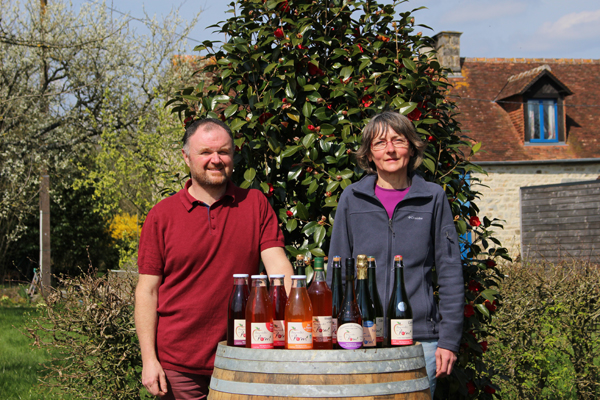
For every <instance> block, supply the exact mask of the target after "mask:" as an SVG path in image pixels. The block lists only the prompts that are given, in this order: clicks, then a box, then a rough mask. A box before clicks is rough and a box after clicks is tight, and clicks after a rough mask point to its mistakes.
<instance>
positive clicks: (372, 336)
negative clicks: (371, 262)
mask: <svg viewBox="0 0 600 400" xmlns="http://www.w3.org/2000/svg"><path fill="white" fill-rule="evenodd" d="M356 276H357V279H356V303H357V304H358V308H359V309H360V316H361V318H362V330H363V347H376V346H377V326H376V325H375V322H376V315H375V305H374V304H373V300H372V299H371V294H370V293H369V285H368V282H367V256H366V255H363V254H360V255H358V256H357V257H356Z"/></svg>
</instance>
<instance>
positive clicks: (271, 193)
mask: <svg viewBox="0 0 600 400" xmlns="http://www.w3.org/2000/svg"><path fill="white" fill-rule="evenodd" d="M267 185H269V191H268V192H267V193H266V194H265V196H267V197H271V196H273V191H274V189H273V185H271V184H270V183H267Z"/></svg>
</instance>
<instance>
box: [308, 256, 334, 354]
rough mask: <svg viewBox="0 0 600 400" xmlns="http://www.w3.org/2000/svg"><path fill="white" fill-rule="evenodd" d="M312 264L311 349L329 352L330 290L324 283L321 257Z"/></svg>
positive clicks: (310, 295) (310, 293)
mask: <svg viewBox="0 0 600 400" xmlns="http://www.w3.org/2000/svg"><path fill="white" fill-rule="evenodd" d="M314 262H315V265H314V270H315V274H314V279H313V282H312V284H311V285H310V287H309V288H308V295H309V297H310V302H311V304H312V307H313V318H312V321H313V324H312V327H313V349H329V350H331V349H332V348H333V343H332V341H331V311H332V308H331V290H330V289H329V286H328V285H327V282H326V281H325V269H324V267H323V264H324V260H323V257H316V258H315V261H314Z"/></svg>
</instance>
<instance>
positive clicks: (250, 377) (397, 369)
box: [208, 342, 431, 400]
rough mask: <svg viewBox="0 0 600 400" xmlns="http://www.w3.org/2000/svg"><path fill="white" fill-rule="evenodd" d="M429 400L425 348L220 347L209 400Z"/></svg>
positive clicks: (225, 345) (417, 345)
mask: <svg viewBox="0 0 600 400" xmlns="http://www.w3.org/2000/svg"><path fill="white" fill-rule="evenodd" d="M307 398H309V399H325V398H344V399H359V398H360V399H361V400H365V399H373V400H376V399H405V400H408V399H410V400H430V399H431V395H430V391H429V379H428V378H427V371H426V370H425V359H424V357H423V348H422V346H421V345H420V344H419V343H417V344H415V345H414V346H406V347H395V348H387V349H368V350H367V349H359V350H260V349H246V348H240V347H229V346H227V344H226V342H221V343H219V346H218V348H217V355H216V358H215V370H214V372H213V375H212V378H211V381H210V394H209V396H208V399H209V400H221V399H252V400H255V399H270V400H278V399H281V400H291V399H307Z"/></svg>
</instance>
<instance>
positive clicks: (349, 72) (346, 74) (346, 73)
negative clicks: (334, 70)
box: [340, 67, 354, 80]
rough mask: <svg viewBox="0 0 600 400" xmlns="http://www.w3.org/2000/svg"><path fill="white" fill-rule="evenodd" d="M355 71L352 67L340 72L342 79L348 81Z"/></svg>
mask: <svg viewBox="0 0 600 400" xmlns="http://www.w3.org/2000/svg"><path fill="white" fill-rule="evenodd" d="M353 71H354V68H352V67H344V68H342V70H341V71H340V75H341V77H342V78H344V80H346V79H348V78H349V77H350V75H352V72H353Z"/></svg>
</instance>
